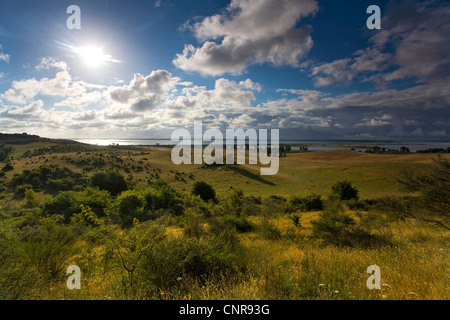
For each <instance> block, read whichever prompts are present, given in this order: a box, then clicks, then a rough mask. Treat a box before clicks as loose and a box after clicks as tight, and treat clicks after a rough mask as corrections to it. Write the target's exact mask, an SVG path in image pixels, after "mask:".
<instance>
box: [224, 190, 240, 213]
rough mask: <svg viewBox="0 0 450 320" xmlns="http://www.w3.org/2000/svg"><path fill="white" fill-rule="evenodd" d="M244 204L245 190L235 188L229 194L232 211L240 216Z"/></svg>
mask: <svg viewBox="0 0 450 320" xmlns="http://www.w3.org/2000/svg"><path fill="white" fill-rule="evenodd" d="M243 204H244V192H243V191H242V190H241V189H238V190H236V189H233V190H232V191H231V193H230V195H229V196H228V205H229V206H230V209H231V212H233V213H234V214H236V215H237V216H240V215H241V213H242V208H243Z"/></svg>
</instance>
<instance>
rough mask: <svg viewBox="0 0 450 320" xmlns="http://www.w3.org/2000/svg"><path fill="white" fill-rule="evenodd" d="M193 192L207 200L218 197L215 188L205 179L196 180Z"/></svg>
mask: <svg viewBox="0 0 450 320" xmlns="http://www.w3.org/2000/svg"><path fill="white" fill-rule="evenodd" d="M192 194H193V195H196V196H199V197H200V198H202V200H203V201H205V202H207V201H209V200H214V199H215V198H216V191H215V190H214V188H213V187H212V186H210V185H209V184H207V183H206V182H203V181H196V182H194V184H193V185H192Z"/></svg>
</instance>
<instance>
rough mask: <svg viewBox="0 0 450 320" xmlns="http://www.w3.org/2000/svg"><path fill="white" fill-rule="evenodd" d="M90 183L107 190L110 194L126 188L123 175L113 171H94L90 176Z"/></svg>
mask: <svg viewBox="0 0 450 320" xmlns="http://www.w3.org/2000/svg"><path fill="white" fill-rule="evenodd" d="M91 185H92V186H94V187H98V188H99V189H101V190H106V191H108V192H109V193H111V195H112V196H117V195H118V194H119V193H121V192H122V191H125V190H127V188H128V186H127V182H126V181H125V178H124V176H122V175H121V174H120V173H118V172H115V171H107V172H97V173H95V174H94V175H93V176H92V177H91Z"/></svg>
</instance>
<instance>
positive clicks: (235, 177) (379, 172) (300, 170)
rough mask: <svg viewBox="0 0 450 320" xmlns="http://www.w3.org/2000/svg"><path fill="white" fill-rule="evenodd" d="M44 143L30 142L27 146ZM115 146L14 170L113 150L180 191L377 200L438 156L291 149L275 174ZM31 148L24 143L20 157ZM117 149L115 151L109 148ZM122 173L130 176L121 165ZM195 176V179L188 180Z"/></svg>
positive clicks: (139, 174) (142, 175)
mask: <svg viewBox="0 0 450 320" xmlns="http://www.w3.org/2000/svg"><path fill="white" fill-rule="evenodd" d="M38 147H42V145H41V144H39V145H37V146H35V145H31V146H29V147H28V149H33V148H38ZM130 148H131V150H126V149H125V150H123V149H122V150H119V151H117V150H114V149H109V148H107V147H104V148H99V150H101V151H98V152H95V151H94V152H92V151H88V152H81V153H63V154H61V153H59V154H58V153H54V154H51V155H44V156H42V157H41V158H39V157H33V158H31V159H27V158H25V159H17V160H14V161H13V163H14V168H15V170H14V171H11V172H9V173H8V176H12V175H13V174H14V173H18V172H21V170H23V169H33V168H36V167H38V166H39V165H42V164H46V163H52V164H58V165H64V166H67V167H69V168H71V169H73V170H74V171H79V172H82V166H80V165H74V164H72V163H71V160H75V161H78V162H81V161H82V160H83V159H89V158H92V157H97V156H103V155H107V154H108V153H110V152H113V153H114V154H118V157H119V158H120V159H122V160H123V161H124V163H125V164H127V165H128V166H129V167H132V166H135V167H139V166H141V167H142V166H143V165H147V166H148V168H149V170H148V172H150V171H152V170H154V169H157V168H159V169H160V170H161V172H160V173H159V175H160V176H161V178H163V179H164V180H166V181H170V182H171V184H172V185H173V186H174V187H175V188H177V189H178V190H180V191H188V190H190V188H191V185H192V183H193V181H195V180H203V181H207V182H208V183H210V184H211V185H212V186H213V187H214V189H215V190H216V192H217V193H218V195H219V196H225V195H226V194H227V193H228V191H229V189H230V188H231V187H239V188H241V189H243V190H244V192H245V194H246V195H254V196H262V197H266V196H270V195H280V196H287V195H290V194H294V193H300V194H301V193H305V192H316V193H319V194H323V195H327V194H328V193H329V189H330V186H331V185H333V184H334V183H336V182H337V181H340V180H350V181H352V182H353V183H354V184H355V185H356V186H357V187H358V189H359V190H360V193H361V197H362V198H377V197H381V196H386V195H401V194H403V193H402V192H401V191H400V190H399V188H398V186H397V185H396V183H395V180H396V177H397V176H398V173H399V171H400V170H401V169H411V170H417V171H420V170H424V169H425V168H426V167H427V166H429V165H430V164H431V163H432V159H433V158H434V157H435V156H434V155H432V154H416V153H412V154H368V153H361V152H356V151H347V150H335V151H321V152H306V153H290V154H288V156H287V157H286V158H281V159H280V169H279V172H278V174H277V175H275V176H261V175H260V173H259V166H255V165H248V164H247V165H240V166H234V167H229V168H205V167H203V166H201V165H194V164H193V165H183V164H182V165H174V164H173V163H172V161H171V160H170V151H171V149H169V148H165V147H135V148H134V150H133V148H132V147H130ZM25 150H27V148H26V147H25V146H20V152H18V151H16V152H15V153H14V154H15V155H16V157H17V156H18V155H19V154H23V152H24V151H25ZM111 150H113V151H111ZM449 157H450V156H449ZM118 169H119V171H121V172H122V173H124V174H126V172H124V171H123V170H121V168H118ZM177 171H178V172H180V174H181V176H182V177H185V180H186V182H182V181H179V180H177V179H175V174H176V172H177ZM148 172H147V170H143V171H135V172H131V173H132V175H133V177H135V179H136V180H137V181H138V182H139V180H141V181H140V182H142V181H145V180H146V178H147V177H148ZM190 174H192V175H193V176H194V177H195V178H194V179H186V178H187V177H188V176H189V175H190Z"/></svg>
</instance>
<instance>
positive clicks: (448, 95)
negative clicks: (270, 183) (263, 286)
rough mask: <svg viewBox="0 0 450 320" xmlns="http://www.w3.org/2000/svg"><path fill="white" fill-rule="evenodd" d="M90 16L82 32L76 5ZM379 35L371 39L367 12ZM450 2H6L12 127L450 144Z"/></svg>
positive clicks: (1, 88) (2, 84)
mask: <svg viewBox="0 0 450 320" xmlns="http://www.w3.org/2000/svg"><path fill="white" fill-rule="evenodd" d="M72 4H75V5H78V6H79V8H80V10H81V29H80V30H70V29H68V28H67V25H66V21H67V19H68V18H69V17H70V15H71V14H67V13H66V9H67V7H68V6H70V5H72ZM372 4H375V5H378V6H379V7H380V8H381V27H382V28H381V30H376V29H375V30H369V29H368V28H367V27H366V20H367V18H368V17H369V14H367V13H366V9H367V7H368V6H369V5H372ZM449 16H450V7H449V3H448V1H436V0H426V1H411V0H409V1H403V0H398V1H397V0H396V1H381V0H376V1H373V0H371V1H365V0H364V1H362V0H347V1H334V0H231V1H229V0H228V1H212V0H195V1H194V0H158V1H156V0H155V1H117V0H116V1H107V0H95V1H76V2H74V1H24V0H15V1H2V2H1V3H0V131H1V132H11V133H12V132H28V133H31V134H38V135H41V136H45V137H52V138H90V137H92V138H164V137H165V138H168V137H170V134H171V132H172V131H173V130H175V129H177V128H189V127H191V126H192V125H193V122H194V121H195V120H197V121H200V120H201V121H203V123H204V126H205V127H211V128H212V127H214V128H220V129H223V130H224V129H225V128H235V129H238V128H242V129H246V128H255V129H258V128H261V129H262V128H272V129H280V136H281V138H282V139H305V140H311V139H317V140H323V139H328V140H329V139H346V140H348V139H351V140H353V139H354V140H449V134H450V117H449V109H450V19H448V17H449Z"/></svg>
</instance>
